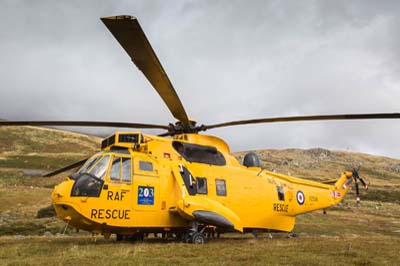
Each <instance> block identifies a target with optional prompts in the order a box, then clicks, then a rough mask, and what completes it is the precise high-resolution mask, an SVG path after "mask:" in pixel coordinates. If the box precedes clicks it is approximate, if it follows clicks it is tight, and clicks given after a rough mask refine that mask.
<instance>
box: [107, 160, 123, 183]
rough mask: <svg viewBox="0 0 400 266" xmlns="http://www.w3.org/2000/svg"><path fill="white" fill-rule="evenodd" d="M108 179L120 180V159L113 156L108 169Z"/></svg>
mask: <svg viewBox="0 0 400 266" xmlns="http://www.w3.org/2000/svg"><path fill="white" fill-rule="evenodd" d="M110 179H111V180H117V181H119V180H120V179H121V157H119V156H115V157H114V159H113V161H112V165H111V169H110Z"/></svg>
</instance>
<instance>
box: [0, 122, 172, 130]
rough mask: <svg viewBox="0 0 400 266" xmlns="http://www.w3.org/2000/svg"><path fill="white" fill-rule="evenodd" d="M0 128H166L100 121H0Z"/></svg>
mask: <svg viewBox="0 0 400 266" xmlns="http://www.w3.org/2000/svg"><path fill="white" fill-rule="evenodd" d="M0 126H73V127H121V128H161V129H167V130H168V128H169V127H168V126H162V125H153V124H140V123H124V122H101V121H0Z"/></svg>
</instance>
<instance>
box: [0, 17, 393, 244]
mask: <svg viewBox="0 0 400 266" xmlns="http://www.w3.org/2000/svg"><path fill="white" fill-rule="evenodd" d="M101 20H102V21H103V23H104V24H105V25H106V27H107V28H108V29H109V30H110V32H111V33H112V34H113V35H114V37H115V38H116V39H117V40H118V42H119V43H120V45H121V46H122V47H123V48H124V49H125V51H126V52H127V53H128V55H129V56H130V58H131V59H132V61H133V62H134V64H135V65H136V66H137V67H138V68H139V69H140V70H141V71H142V72H143V74H144V75H145V76H146V78H147V79H148V80H149V81H150V83H151V84H152V85H153V87H154V88H155V89H156V91H157V92H158V94H159V95H160V96H161V98H162V99H163V101H164V102H165V104H166V105H167V107H168V108H169V110H170V111H171V113H172V115H173V116H174V117H175V118H176V119H177V120H178V122H177V123H175V124H169V125H167V126H165V125H155V124H140V123H118V122H96V121H0V126H18V125H19V126H24V125H33V126H94V127H121V128H136V129H138V128H141V129H147V128H155V129H163V130H165V132H164V133H161V134H159V135H158V136H155V135H148V134H143V133H141V132H116V133H115V134H113V135H111V136H110V137H108V138H106V139H104V140H103V141H102V143H101V151H100V152H99V153H97V154H95V155H94V156H92V157H91V158H89V159H88V160H83V161H80V162H77V163H74V164H72V165H69V166H67V167H64V168H62V169H58V170H56V171H53V172H52V173H49V174H48V175H54V174H58V173H61V172H63V171H66V170H70V169H74V168H77V167H80V166H81V168H80V169H79V170H78V171H77V172H76V173H74V174H72V175H69V176H68V177H66V178H65V180H64V181H63V182H62V183H60V184H59V185H57V186H56V187H55V188H54V191H53V192H52V195H51V197H52V201H53V205H54V208H55V210H56V213H57V215H58V217H59V218H60V219H62V220H64V221H65V222H66V223H68V224H69V225H71V226H74V227H76V228H77V229H82V230H86V231H90V232H94V233H100V234H103V235H104V236H105V237H109V236H110V235H111V234H116V235H117V240H121V239H124V238H130V239H134V240H135V239H136V240H138V239H143V238H144V237H145V236H146V235H147V234H149V233H156V234H158V233H162V234H163V235H167V236H175V237H179V238H180V239H182V240H184V241H186V242H190V243H196V244H201V243H205V241H206V233H207V232H214V231H217V232H232V231H236V232H241V233H245V232H254V230H258V231H268V232H274V231H283V232H291V231H292V230H293V228H294V225H295V220H296V216H297V215H299V214H303V213H306V212H310V211H314V210H319V209H326V208H328V207H330V206H333V205H336V204H338V203H339V202H340V201H341V200H342V199H343V197H344V196H345V194H346V192H347V191H348V189H349V187H350V186H351V184H352V182H355V185H356V189H357V195H358V181H360V182H361V183H362V184H363V185H364V186H366V184H365V182H364V181H363V180H362V179H361V178H360V177H359V175H358V172H357V170H353V171H350V172H345V173H342V174H341V175H340V176H339V178H338V179H337V180H334V181H332V182H330V183H318V182H314V181H310V180H306V179H300V178H296V177H292V176H288V175H282V174H278V173H275V172H270V171H267V170H265V169H263V168H262V167H261V163H260V160H259V158H258V157H257V155H256V154H254V153H248V154H247V155H246V156H245V157H244V160H243V163H242V164H241V163H239V162H238V161H237V159H236V158H235V157H233V156H232V155H231V154H230V149H229V146H228V144H227V143H226V142H225V141H223V140H222V139H220V138H217V137H215V136H210V135H203V134H199V132H201V131H205V130H210V129H213V128H220V127H226V126H235V125H244V124H255V123H274V122H291V121H315V120H352V119H398V118H400V113H379V114H340V115H317V116H294V117H275V118H262V119H250V120H241V121H231V122H224V123H220V124H214V125H203V124H202V125H197V124H196V122H195V121H193V120H190V119H189V118H188V116H187V114H186V111H185V109H184V107H183V105H182V103H181V101H180V99H179V97H178V95H177V93H176V92H175V89H174V88H173V86H172V84H171V82H170V80H169V78H168V76H167V74H166V72H165V71H164V69H163V67H162V66H161V63H160V62H159V60H158V58H157V56H156V54H155V52H154V51H153V49H152V47H151V45H150V43H149V41H148V40H147V38H146V36H145V34H144V32H143V30H142V28H141V26H140V25H139V23H138V20H137V19H136V18H135V17H132V16H113V17H105V18H101Z"/></svg>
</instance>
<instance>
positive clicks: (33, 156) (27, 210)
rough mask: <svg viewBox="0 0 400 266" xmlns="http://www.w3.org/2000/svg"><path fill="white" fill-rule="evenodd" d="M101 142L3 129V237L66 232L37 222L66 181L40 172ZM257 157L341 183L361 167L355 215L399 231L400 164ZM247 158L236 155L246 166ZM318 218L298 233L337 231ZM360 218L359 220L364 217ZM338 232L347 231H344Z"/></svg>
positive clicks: (295, 154) (337, 155)
mask: <svg viewBox="0 0 400 266" xmlns="http://www.w3.org/2000/svg"><path fill="white" fill-rule="evenodd" d="M100 141H101V140H100V139H99V138H97V137H92V136H86V135H82V134H77V133H71V132H65V131H61V130H54V129H47V128H37V127H19V128H16V127H2V128H0V202H1V204H0V236H1V235H18V234H23V235H27V234H31V235H38V234H39V235H41V234H43V233H44V232H45V231H51V232H53V233H56V232H59V231H60V230H62V228H63V227H64V223H63V222H62V221H59V220H58V219H56V218H55V217H50V218H43V219H37V218H36V213H37V211H38V210H39V209H41V208H43V207H46V206H49V205H50V204H51V200H50V194H51V191H52V188H53V187H54V185H56V184H57V183H59V182H60V181H61V180H62V179H63V178H65V174H60V175H58V176H55V177H51V178H43V177H41V176H40V173H44V172H48V171H51V170H54V169H57V168H59V167H62V166H65V165H67V164H69V163H71V162H75V161H78V160H81V159H83V158H86V157H88V156H90V155H91V154H93V153H95V152H96V151H98V150H99V147H100ZM255 152H256V153H257V154H258V155H259V156H260V158H261V161H262V164H263V167H264V168H265V169H267V170H271V171H276V172H280V173H283V174H290V175H293V176H297V177H302V178H307V179H311V180H317V181H321V180H328V179H333V178H338V177H339V175H340V173H341V172H343V171H345V170H351V168H352V165H354V164H355V165H358V164H359V163H360V162H361V163H362V168H361V171H360V174H361V175H362V177H363V178H364V179H365V180H366V181H367V182H368V183H370V190H369V191H368V193H366V192H365V191H362V200H363V203H362V207H361V208H359V209H354V210H355V211H357V212H359V214H360V215H361V214H362V215H365V217H369V218H368V219H375V218H376V219H378V220H379V221H380V222H382V221H384V223H385V225H386V224H389V225H390V226H386V229H385V230H386V231H385V232H384V234H388V232H392V231H395V230H397V227H393V226H395V225H394V224H393V226H392V223H391V221H392V219H398V218H400V210H399V203H400V202H399V199H400V160H395V159H390V158H385V157H377V156H372V155H367V154H359V153H351V152H341V151H328V150H324V149H310V150H299V149H287V150H259V151H255ZM244 154H245V152H239V153H235V154H234V155H235V156H236V157H237V158H238V159H239V161H242V159H243V156H244ZM350 194H353V195H350V196H347V197H346V199H345V204H344V205H343V206H347V207H348V208H352V206H355V204H354V201H353V199H354V192H350ZM346 202H347V203H346ZM347 207H346V208H347ZM338 211H339V212H338ZM331 213H332V212H331ZM318 215H319V214H309V215H306V216H304V217H306V218H302V217H299V222H298V228H300V229H301V230H302V231H305V232H309V233H310V232H314V233H316V234H319V233H321V232H322V231H324V232H325V230H326V228H336V227H337V226H338V225H337V224H326V221H325V222H324V221H323V220H321V217H320V216H318ZM334 215H335V217H336V218H337V217H342V218H343V219H345V220H346V221H347V222H345V224H346V226H348V227H346V228H348V229H349V230H351V229H353V228H354V226H353V224H357V223H358V222H357V221H354V220H353V219H356V218H355V217H352V216H351V215H349V216H346V215H347V214H343V212H342V211H341V210H336V211H335V210H334ZM362 215H361V216H360V217H364V216H362ZM370 215H375V216H374V217H373V218H370ZM310 223H311V224H321V223H322V224H323V226H322V227H321V228H319V227H315V226H314V227H313V228H312V229H310V228H309V227H307V224H310ZM378 225H379V226H380V225H381V224H380V223H378ZM364 226H365V230H369V231H371V230H378V229H374V228H371V227H370V226H371V224H366V225H364ZM317 229H318V230H317ZM319 229H321V230H322V231H319ZM340 230H341V231H340V232H346V230H343V228H341V229H340ZM334 232H336V231H334ZM337 232H338V231H337ZM337 232H336V233H337Z"/></svg>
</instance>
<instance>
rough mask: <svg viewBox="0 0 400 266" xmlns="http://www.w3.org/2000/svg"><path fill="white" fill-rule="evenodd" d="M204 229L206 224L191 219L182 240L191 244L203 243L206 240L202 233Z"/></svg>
mask: <svg viewBox="0 0 400 266" xmlns="http://www.w3.org/2000/svg"><path fill="white" fill-rule="evenodd" d="M204 229H206V226H204V225H200V224H199V223H198V222H197V221H193V222H192V224H191V228H190V229H189V231H188V232H187V233H186V234H185V235H184V239H183V241H184V242H185V243H192V244H205V243H206V242H207V239H206V236H205V235H204Z"/></svg>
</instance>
